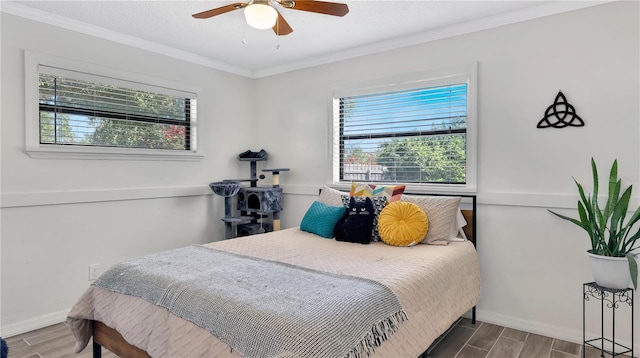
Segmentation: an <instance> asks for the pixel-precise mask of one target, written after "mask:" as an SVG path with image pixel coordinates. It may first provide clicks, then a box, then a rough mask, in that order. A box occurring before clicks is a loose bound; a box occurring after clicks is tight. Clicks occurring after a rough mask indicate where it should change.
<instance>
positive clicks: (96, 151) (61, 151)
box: [25, 145, 204, 161]
mask: <svg viewBox="0 0 640 358" xmlns="http://www.w3.org/2000/svg"><path fill="white" fill-rule="evenodd" d="M25 151H26V152H27V154H28V155H29V156H30V157H31V158H34V159H94V160H177V161H198V160H201V159H202V158H204V154H203V153H200V152H193V151H171V150H158V149H131V148H105V147H71V146H55V145H41V146H39V147H27V148H26V149H25Z"/></svg>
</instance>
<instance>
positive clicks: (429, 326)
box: [69, 228, 480, 357]
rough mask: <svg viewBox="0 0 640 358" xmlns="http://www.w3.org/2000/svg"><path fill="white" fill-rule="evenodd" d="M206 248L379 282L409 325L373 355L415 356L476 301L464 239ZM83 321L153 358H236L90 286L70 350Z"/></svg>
mask: <svg viewBox="0 0 640 358" xmlns="http://www.w3.org/2000/svg"><path fill="white" fill-rule="evenodd" d="M206 246H211V247H215V248H217V249H221V250H225V251H228V252H234V253H238V254H242V255H246V256H253V257H259V258H263V259H267V260H275V261H281V262H286V263H289V264H293V265H298V266H302V267H307V268H311V269H315V270H320V271H325V272H331V273H336V274H344V275H353V276H359V277H364V278H369V279H373V280H376V281H379V282H381V283H383V284H385V285H386V286H388V287H389V288H391V290H392V291H393V292H394V293H395V294H396V295H397V296H398V299H399V300H400V303H401V304H402V306H403V308H404V309H405V311H406V313H407V316H408V318H409V320H408V321H406V322H404V323H402V324H401V325H400V328H399V329H398V331H397V332H396V333H394V334H393V335H392V336H391V337H390V338H389V339H388V340H387V341H386V342H384V343H383V344H382V345H381V346H380V347H379V348H378V349H376V352H375V354H374V357H417V356H418V355H420V354H421V353H422V352H424V351H425V350H426V349H427V348H428V347H429V345H430V344H431V343H432V342H433V341H434V340H435V339H436V338H437V337H438V336H439V335H440V334H442V333H443V332H444V331H445V330H446V329H447V328H448V327H449V326H450V325H451V323H453V322H454V321H455V320H456V319H457V318H458V317H460V316H461V315H463V314H464V313H465V312H467V311H468V310H469V309H470V308H471V307H473V306H474V305H475V304H476V303H477V301H478V298H479V296H480V272H479V268H478V258H477V254H476V251H475V248H474V247H473V244H471V243H470V242H468V241H467V242H452V243H450V244H449V245H448V246H432V245H422V244H421V245H417V246H413V247H393V246H388V245H386V244H384V243H381V242H375V243H371V244H370V245H360V244H353V243H347V242H337V241H335V240H329V239H324V238H321V237H319V236H316V235H313V234H310V233H307V232H303V231H300V230H299V229H298V228H292V229H287V230H282V231H277V232H272V233H267V234H264V235H255V236H248V237H242V238H236V239H233V240H225V241H218V242H214V243H211V244H207V245H206ZM89 320H97V321H101V322H103V323H105V324H106V325H108V326H110V327H112V328H114V329H116V330H117V331H118V332H120V334H121V335H122V336H123V337H124V338H125V339H126V340H127V341H128V342H129V343H131V344H133V345H135V346H137V347H139V348H141V349H143V350H145V351H146V352H148V353H149V354H150V355H151V356H152V357H203V356H206V357H239V355H238V354H237V353H236V352H233V351H232V350H231V348H230V347H229V346H228V345H227V344H226V343H224V342H222V341H220V340H219V339H217V338H216V337H214V336H212V335H211V334H210V333H209V332H208V331H206V330H204V329H202V328H200V327H198V326H196V325H194V324H192V323H190V322H188V321H185V320H183V319H181V318H178V317H176V316H173V315H172V314H170V313H169V312H168V311H167V310H165V309H164V308H161V307H158V306H154V305H152V304H150V303H148V302H146V301H144V300H143V299H140V298H137V297H131V296H127V295H122V294H117V293H113V292H110V291H107V290H104V289H102V288H100V287H96V286H91V287H90V288H89V289H87V291H86V292H85V293H84V294H83V295H82V297H81V298H80V299H79V300H78V302H77V303H76V304H75V305H74V307H73V308H72V309H71V311H70V313H69V323H70V326H71V328H72V331H73V332H74V335H75V336H76V339H77V346H76V350H77V351H79V350H81V349H83V348H84V347H85V346H86V344H87V343H88V341H89V339H90V337H91V325H90V324H89Z"/></svg>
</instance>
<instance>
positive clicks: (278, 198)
mask: <svg viewBox="0 0 640 358" xmlns="http://www.w3.org/2000/svg"><path fill="white" fill-rule="evenodd" d="M267 158H268V155H267V153H266V151H264V149H263V150H261V151H259V152H251V151H246V152H243V153H240V155H238V160H240V161H246V162H249V164H250V167H249V169H250V178H248V179H224V180H223V181H221V182H214V183H210V184H209V187H210V188H211V190H213V192H214V193H216V194H218V195H221V196H223V197H224V218H222V221H223V222H224V223H225V239H231V238H233V237H236V236H248V235H253V234H259V233H264V232H269V231H274V230H275V231H277V230H280V211H282V188H281V187H280V172H285V171H289V168H276V169H262V171H263V172H265V173H271V175H272V184H271V186H258V185H257V184H258V180H260V179H264V178H265V176H264V174H261V175H260V177H258V176H257V162H259V161H266V160H267ZM243 182H248V183H249V186H242V183H243ZM234 197H237V201H236V210H234V209H233V198H234ZM238 212H239V215H238V214H237V213H238ZM269 218H270V220H269ZM265 219H266V220H265ZM234 228H235V230H234ZM234 231H235V235H234Z"/></svg>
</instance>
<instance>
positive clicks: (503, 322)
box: [476, 310, 640, 352]
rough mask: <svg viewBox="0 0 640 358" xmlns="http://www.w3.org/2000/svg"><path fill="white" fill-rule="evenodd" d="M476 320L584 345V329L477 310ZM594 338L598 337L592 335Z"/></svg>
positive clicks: (638, 346)
mask: <svg viewBox="0 0 640 358" xmlns="http://www.w3.org/2000/svg"><path fill="white" fill-rule="evenodd" d="M476 318H477V319H478V321H481V322H486V323H491V324H495V325H498V326H503V327H509V328H513V329H517V330H520V331H526V332H529V333H535V334H539V335H541V336H546V337H550V338H554V339H560V340H563V341H567V342H573V343H576V344H580V345H582V340H583V338H582V327H581V329H566V328H562V327H557V326H552V325H548V324H544V323H541V322H535V321H529V320H523V319H519V318H515V317H511V316H506V315H502V314H499V313H495V312H483V311H480V310H477V316H476ZM592 336H593V337H595V336H597V335H592ZM618 343H621V344H624V345H625V346H627V347H629V344H630V342H628V341H620V342H618ZM633 351H634V352H640V344H637V343H636V344H634V347H633Z"/></svg>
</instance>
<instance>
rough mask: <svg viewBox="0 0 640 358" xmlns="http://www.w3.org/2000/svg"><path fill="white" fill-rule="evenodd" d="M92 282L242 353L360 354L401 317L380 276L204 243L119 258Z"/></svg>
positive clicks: (382, 338) (376, 343)
mask: <svg viewBox="0 0 640 358" xmlns="http://www.w3.org/2000/svg"><path fill="white" fill-rule="evenodd" d="M94 285H97V286H100V287H103V288H105V289H107V290H109V291H113V292H118V293H123V294H127V295H132V296H137V297H141V298H143V299H145V300H146V301H148V302H150V303H153V304H155V305H158V306H161V307H164V308H166V309H168V310H169V311H170V312H171V313H173V314H174V315H176V316H179V317H181V318H183V319H185V320H188V321H190V322H192V323H194V324H196V325H198V326H200V327H202V328H204V329H206V330H208V331H209V332H211V333H212V334H213V335H215V336H216V337H218V338H219V339H221V340H223V341H225V342H226V343H227V344H229V346H231V347H232V348H233V349H235V350H237V351H238V352H239V353H240V354H242V355H244V356H247V357H350V358H351V357H353V358H359V357H367V356H369V355H370V354H371V353H373V351H374V349H375V348H376V347H378V346H379V345H380V344H381V343H382V342H383V341H385V340H386V339H387V338H388V337H389V336H390V335H391V334H392V333H393V332H395V331H396V329H397V328H398V326H399V324H400V323H402V322H403V321H405V320H406V319H407V316H406V314H405V312H404V310H403V308H402V306H401V305H400V302H399V301H398V298H397V297H396V295H395V294H394V293H393V292H392V291H391V290H390V289H389V288H388V287H386V286H385V285H383V284H381V283H379V282H376V281H373V280H368V279H363V278H357V277H352V276H345V275H336V274H329V273H324V272H320V271H315V270H311V269H306V268H301V267H297V266H293V265H288V264H284V263H279V262H272V261H266V260H261V259H257V258H252V257H247V256H241V255H237V254H232V253H228V252H225V251H218V250H215V249H211V248H207V247H203V246H189V247H185V248H181V249H176V250H171V251H166V252H162V253H158V254H152V255H147V256H143V257H139V258H135V259H132V260H129V261H126V262H124V263H121V264H118V265H116V266H114V267H112V268H111V269H110V270H108V271H107V272H105V273H104V274H103V275H102V276H100V278H99V279H98V280H97V281H95V283H94Z"/></svg>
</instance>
